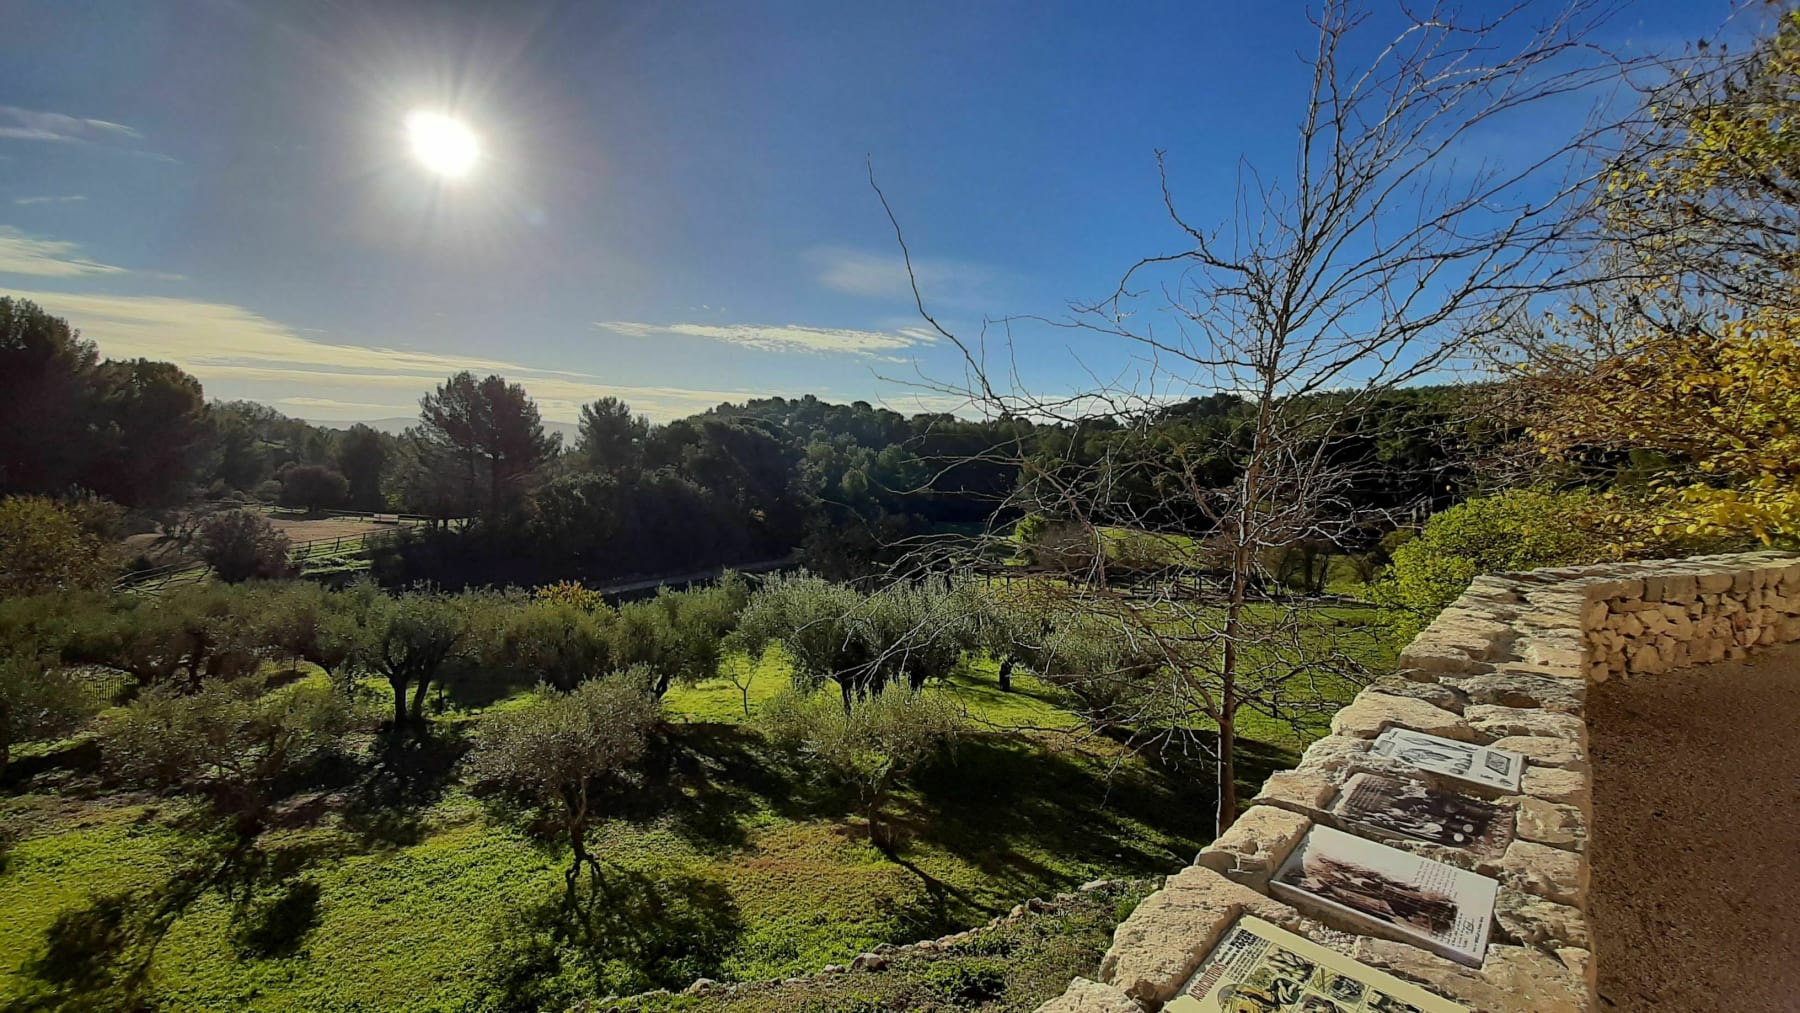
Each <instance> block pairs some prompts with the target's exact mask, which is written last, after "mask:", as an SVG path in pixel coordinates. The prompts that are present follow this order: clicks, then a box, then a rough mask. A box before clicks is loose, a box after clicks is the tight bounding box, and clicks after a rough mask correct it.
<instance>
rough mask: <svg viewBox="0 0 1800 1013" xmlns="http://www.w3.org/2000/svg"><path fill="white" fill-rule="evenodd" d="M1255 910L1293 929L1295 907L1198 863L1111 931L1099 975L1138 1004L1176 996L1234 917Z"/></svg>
mask: <svg viewBox="0 0 1800 1013" xmlns="http://www.w3.org/2000/svg"><path fill="white" fill-rule="evenodd" d="M1243 914H1253V915H1256V916H1257V917H1258V918H1262V919H1264V920H1265V921H1270V922H1274V923H1276V924H1278V925H1282V926H1284V927H1292V926H1293V925H1294V924H1295V922H1296V921H1297V920H1298V917H1299V916H1298V915H1297V914H1295V912H1294V910H1293V909H1292V908H1290V907H1288V906H1287V905H1285V904H1281V903H1279V902H1277V901H1273V900H1270V899H1269V898H1267V897H1264V896H1263V895H1262V894H1260V893H1257V892H1256V891H1255V890H1252V889H1250V888H1249V887H1247V886H1242V885H1240V884H1237V883H1233V882H1232V881H1231V880H1229V879H1226V878H1225V877H1224V876H1221V875H1219V874H1218V873H1216V872H1214V871H1212V870H1211V869H1203V868H1200V867H1198V866H1189V867H1188V868H1186V869H1184V870H1182V871H1181V872H1180V873H1178V874H1176V875H1174V876H1170V877H1169V879H1168V881H1167V882H1166V883H1165V884H1164V886H1163V888H1162V889H1161V890H1158V891H1157V892H1155V893H1153V894H1151V895H1150V896H1148V897H1146V898H1144V900H1143V902H1142V903H1140V904H1139V905H1138V906H1137V909H1136V910H1134V911H1132V913H1131V916H1130V917H1129V918H1126V919H1125V920H1124V921H1123V922H1120V923H1119V927H1118V928H1117V929H1114V930H1113V942H1112V948H1111V949H1108V950H1107V951H1106V956H1105V957H1103V958H1102V959H1101V961H1100V977H1101V979H1102V980H1104V981H1106V982H1107V983H1108V984H1111V985H1113V986H1115V987H1117V988H1119V989H1122V990H1124V992H1125V994H1127V995H1129V996H1131V997H1132V998H1134V999H1137V1000H1139V1001H1140V1002H1145V1003H1156V1004H1160V1003H1164V1002H1167V1001H1169V999H1170V998H1171V997H1173V996H1174V995H1175V992H1176V990H1178V989H1180V988H1181V986H1182V984H1183V983H1184V982H1186V981H1187V979H1188V977H1189V976H1190V975H1192V974H1193V973H1194V969H1195V968H1197V967H1199V966H1200V961H1201V960H1202V959H1203V958H1204V957H1205V956H1206V954H1207V953H1209V952H1211V950H1212V948H1213V945H1214V944H1215V943H1217V942H1218V941H1219V937H1220V936H1221V935H1223V934H1224V932H1225V930H1226V929H1227V928H1229V927H1230V926H1231V923H1232V922H1234V921H1236V920H1237V918H1238V916H1240V915H1243Z"/></svg>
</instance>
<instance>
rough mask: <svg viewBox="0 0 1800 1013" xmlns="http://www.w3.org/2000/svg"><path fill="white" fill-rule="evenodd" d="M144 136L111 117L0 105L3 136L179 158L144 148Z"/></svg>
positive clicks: (161, 158) (0, 136) (0, 134)
mask: <svg viewBox="0 0 1800 1013" xmlns="http://www.w3.org/2000/svg"><path fill="white" fill-rule="evenodd" d="M143 139H144V135H143V134H141V133H139V132H138V131H137V130H136V129H135V128H133V127H128V126H126V125H125V124H123V123H114V122H112V121H111V120H101V119H94V118H92V117H85V116H70V115H69V114H67V113H56V112H45V111H42V110H37V109H22V108H20V107H18V106H7V105H0V140H5V141H47V142H49V143H52V144H78V145H87V146H91V147H99V148H108V149H112V150H115V151H123V152H127V153H129V154H132V155H141V156H143V157H146V158H152V159H156V160H157V161H161V162H173V161H175V159H173V158H170V157H169V156H168V155H164V154H162V153H160V152H155V151H149V150H146V149H145V148H143V147H142V146H141V145H140V143H139V142H141V141H142V140H143Z"/></svg>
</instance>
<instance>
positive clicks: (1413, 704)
mask: <svg viewBox="0 0 1800 1013" xmlns="http://www.w3.org/2000/svg"><path fill="white" fill-rule="evenodd" d="M1394 726H1398V727H1401V728H1411V729H1413V730H1414V731H1419V732H1425V733H1426V734H1428V735H1441V736H1443V737H1444V738H1446V739H1457V740H1460V741H1463V742H1469V741H1472V740H1473V739H1474V738H1475V733H1474V732H1473V731H1472V730H1471V729H1470V728H1469V726H1468V725H1467V724H1464V723H1463V721H1462V719H1461V718H1459V717H1457V716H1456V715H1455V714H1453V713H1451V712H1450V711H1447V710H1444V709H1443V708H1442V707H1434V706H1432V705H1431V704H1428V703H1426V702H1425V701H1423V700H1414V699H1412V698H1411V697H1404V696H1393V695H1391V694H1387V693H1378V692H1374V691H1371V690H1365V691H1363V692H1361V693H1358V694H1357V695H1356V699H1355V700H1353V701H1351V702H1350V705H1349V706H1347V707H1345V708H1344V709H1342V710H1340V711H1338V712H1337V713H1336V714H1335V715H1333V716H1332V718H1331V731H1332V734H1334V735H1350V736H1356V737H1358V738H1364V739H1372V738H1374V737H1375V736H1377V735H1380V734H1381V732H1382V730H1383V729H1385V728H1390V727H1394Z"/></svg>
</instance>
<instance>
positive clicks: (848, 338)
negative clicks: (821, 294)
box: [594, 320, 937, 356]
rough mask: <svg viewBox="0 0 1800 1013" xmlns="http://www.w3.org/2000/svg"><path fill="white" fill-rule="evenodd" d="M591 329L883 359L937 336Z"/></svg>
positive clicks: (918, 331)
mask: <svg viewBox="0 0 1800 1013" xmlns="http://www.w3.org/2000/svg"><path fill="white" fill-rule="evenodd" d="M594 326H596V327H601V328H605V329H606V330H609V331H612V332H613V333H615V334H623V335H626V336H627V337H633V338H655V337H669V336H679V337H687V338H705V339H707V340H709V341H723V342H725V343H727V344H732V345H741V346H743V347H745V348H754V349H757V350H759V351H764V352H812V353H840V354H848V355H869V356H886V355H891V354H892V353H894V352H897V351H901V350H904V349H908V348H916V347H918V346H920V345H929V344H931V343H932V342H934V341H936V340H937V335H935V334H933V333H931V332H930V331H928V330H925V329H924V328H920V327H907V328H902V329H900V330H894V331H859V330H852V329H850V328H847V327H806V326H802V325H800V324H781V325H762V324H640V323H631V322H629V321H623V320H608V321H596V322H595V324H594Z"/></svg>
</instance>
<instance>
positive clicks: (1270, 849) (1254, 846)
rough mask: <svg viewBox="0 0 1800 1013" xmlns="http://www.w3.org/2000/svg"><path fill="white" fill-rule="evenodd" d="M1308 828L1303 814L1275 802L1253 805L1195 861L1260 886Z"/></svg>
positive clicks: (1205, 866)
mask: <svg viewBox="0 0 1800 1013" xmlns="http://www.w3.org/2000/svg"><path fill="white" fill-rule="evenodd" d="M1311 828H1312V821H1311V820H1309V819H1307V818H1306V817H1305V816H1301V815H1298V814H1296V813H1291V812H1288V811H1287V810H1285V809H1277V808H1275V807H1274V806H1266V805H1259V806H1253V807H1251V808H1250V809H1248V810H1246V811H1245V812H1244V813H1243V815H1241V816H1239V817H1238V818H1237V821H1236V822H1235V823H1233V824H1231V828H1230V829H1229V830H1226V831H1225V833H1224V834H1222V835H1220V836H1219V838H1218V839H1217V840H1215V841H1213V842H1212V843H1211V844H1209V845H1207V846H1206V848H1205V850H1203V851H1201V852H1200V854H1199V856H1198V857H1196V858H1195V859H1194V864H1195V865H1198V866H1201V867H1203V868H1207V869H1212V870H1214V871H1215V872H1222V873H1224V874H1225V875H1227V876H1229V877H1231V878H1232V879H1235V880H1237V881H1238V882H1248V883H1252V884H1254V885H1257V886H1260V885H1262V884H1263V883H1265V882H1267V881H1268V878H1269V876H1271V875H1273V874H1274V872H1275V869H1276V868H1277V867H1278V866H1280V865H1281V863H1282V862H1284V861H1286V860H1287V857H1288V855H1289V853H1291V852H1292V851H1293V850H1294V845H1296V844H1299V843H1300V838H1302V837H1305V836H1306V832H1307V831H1308V830H1309V829H1311Z"/></svg>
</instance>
